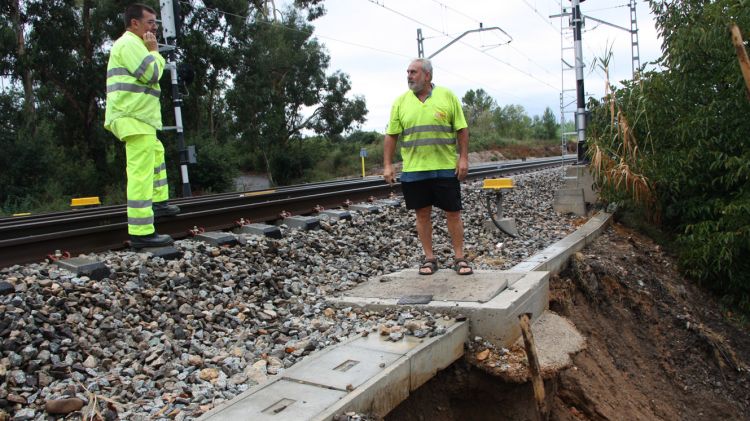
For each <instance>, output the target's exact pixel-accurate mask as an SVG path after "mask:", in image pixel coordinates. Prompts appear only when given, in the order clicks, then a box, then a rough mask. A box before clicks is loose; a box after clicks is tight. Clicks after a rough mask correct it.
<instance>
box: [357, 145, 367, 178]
mask: <svg viewBox="0 0 750 421" xmlns="http://www.w3.org/2000/svg"><path fill="white" fill-rule="evenodd" d="M366 156H367V149H365V148H360V150H359V157H360V159H362V178H365V157H366Z"/></svg>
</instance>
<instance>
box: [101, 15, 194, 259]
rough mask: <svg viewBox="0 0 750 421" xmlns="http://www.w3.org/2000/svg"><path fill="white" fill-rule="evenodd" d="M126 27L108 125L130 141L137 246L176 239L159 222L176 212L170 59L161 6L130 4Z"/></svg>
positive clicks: (131, 217)
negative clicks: (162, 36) (167, 149)
mask: <svg viewBox="0 0 750 421" xmlns="http://www.w3.org/2000/svg"><path fill="white" fill-rule="evenodd" d="M124 18H125V29H126V30H125V33H124V34H123V35H122V36H121V37H120V38H119V39H117V41H115V43H114V45H113V46H112V51H111V52H110V56H109V64H108V65H107V110H106V115H105V119H104V128H106V129H107V130H109V131H111V132H112V133H113V134H114V135H115V136H117V138H118V139H120V140H121V141H123V142H125V154H126V155H127V165H126V167H127V168H126V171H127V177H128V186H127V195H128V234H130V242H131V245H132V246H133V247H134V248H143V247H160V246H165V245H169V244H172V242H173V240H172V237H170V236H169V235H160V234H157V233H156V230H155V228H154V217H155V216H168V215H176V214H177V213H179V212H180V208H179V207H177V206H175V205H170V204H168V203H167V200H168V199H169V186H167V170H166V165H165V163H164V146H163V145H162V143H161V142H160V141H159V139H157V137H156V131H157V130H161V128H162V124H161V108H160V105H159V95H160V93H161V91H160V88H159V79H160V78H161V75H162V73H163V71H164V64H165V60H164V58H163V57H162V56H161V54H159V52H158V50H157V48H158V47H157V42H156V30H157V28H158V25H157V23H156V12H155V11H154V9H152V8H150V7H148V6H145V5H142V4H132V5H130V6H128V7H127V9H126V10H125V15H124Z"/></svg>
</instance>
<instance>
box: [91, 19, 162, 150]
mask: <svg viewBox="0 0 750 421" xmlns="http://www.w3.org/2000/svg"><path fill="white" fill-rule="evenodd" d="M164 64H165V60H164V58H163V57H162V56H161V54H159V52H157V51H148V49H147V48H146V44H145V43H144V42H143V40H142V39H141V38H139V37H138V36H137V35H135V34H134V33H132V32H130V31H125V33H124V34H123V35H122V36H121V37H120V38H119V39H118V40H117V41H115V44H114V45H113V46H112V51H111V52H110V55H109V63H108V65H107V109H106V113H105V117H104V128H106V129H107V130H110V131H112V132H114V133H115V135H118V133H117V130H113V122H115V121H116V120H118V119H122V118H125V119H128V120H129V119H134V120H137V121H132V120H130V121H132V123H131V124H129V125H130V126H133V125H135V126H138V125H140V126H142V125H143V124H146V125H148V126H150V127H151V128H153V129H151V130H152V132H153V133H155V130H160V129H161V127H162V124H161V107H160V106H159V96H160V95H161V90H160V88H159V79H160V78H161V75H162V73H163V72H164ZM128 131H135V132H136V133H142V132H143V131H142V130H140V131H139V130H137V129H136V130H132V129H131V130H128ZM130 134H132V133H130ZM118 137H121V136H119V135H118Z"/></svg>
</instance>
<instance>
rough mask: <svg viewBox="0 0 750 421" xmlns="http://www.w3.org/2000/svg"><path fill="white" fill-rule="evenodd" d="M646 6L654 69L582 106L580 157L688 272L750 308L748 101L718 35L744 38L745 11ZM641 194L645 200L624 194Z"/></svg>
mask: <svg viewBox="0 0 750 421" xmlns="http://www.w3.org/2000/svg"><path fill="white" fill-rule="evenodd" d="M649 3H650V6H651V9H652V11H653V12H654V14H655V16H656V22H657V27H658V29H659V32H660V34H661V35H662V39H663V40H664V41H663V44H662V52H663V56H662V58H661V59H660V60H659V64H660V66H661V67H662V68H663V70H662V71H659V72H656V71H650V72H645V73H644V74H642V75H641V77H640V80H638V81H629V82H626V83H625V86H624V88H622V89H619V90H617V91H615V92H614V93H613V94H612V96H611V97H608V98H606V101H605V102H604V103H598V102H596V101H592V104H593V105H594V106H593V107H592V108H591V110H592V113H593V119H592V121H593V123H594V124H592V125H591V126H590V130H589V138H590V139H591V145H590V148H589V150H590V151H591V153H592V154H593V162H595V163H599V165H598V166H599V168H600V169H603V170H604V171H603V172H602V174H603V176H602V179H603V181H604V183H605V184H604V185H606V183H607V182H609V183H610V184H612V185H615V186H617V185H619V186H620V190H615V193H613V196H614V195H616V194H620V196H619V199H622V194H623V192H622V190H623V189H628V191H627V193H629V194H631V196H632V199H630V202H629V203H631V206H634V207H636V206H641V209H642V210H643V212H644V213H645V214H647V215H649V216H650V217H651V219H652V220H653V221H655V222H657V223H660V224H661V228H662V229H664V230H665V231H667V232H669V233H672V234H673V235H675V236H676V240H677V244H678V245H679V250H678V252H679V256H680V263H681V267H682V269H683V270H684V271H685V272H686V273H687V274H688V275H690V276H692V277H693V278H694V279H697V280H698V281H700V282H701V283H703V284H704V285H707V286H709V287H710V288H712V289H714V290H715V291H718V292H719V293H720V294H723V295H725V296H726V297H727V299H728V300H729V301H730V302H734V303H736V304H739V305H741V306H742V307H743V308H744V309H746V310H750V275H748V274H749V273H750V261H748V259H747V258H746V256H747V255H748V253H750V164H749V163H750V146H748V143H747V133H750V120H749V119H748V118H747V116H748V115H750V101H748V98H747V97H746V95H745V87H744V82H743V79H742V75H741V72H740V68H739V64H738V60H737V57H736V55H735V50H734V47H733V45H732V43H731V39H730V36H729V32H728V30H727V28H728V25H729V24H730V23H736V24H737V25H738V26H739V27H740V28H741V29H742V31H743V36H744V38H745V39H746V40H747V39H748V38H749V37H750V14H748V13H747V5H746V4H745V2H744V1H741V0H717V1H710V2H709V1H704V0H685V1H681V2H664V1H650V2H649ZM610 100H611V101H612V104H610V103H609V101H610ZM611 105H614V107H612V108H614V109H616V112H612V111H611V110H612V108H610V106H611ZM615 114H616V115H615ZM613 120H614V121H613ZM620 163H623V164H620ZM618 174H627V177H624V178H618ZM618 180H620V181H621V182H620V183H618ZM637 180H641V185H644V186H645V187H643V188H640V189H633V187H632V186H633V185H632V184H631V181H637ZM644 192H646V193H649V197H651V198H652V201H651V202H644V201H642V200H639V197H638V195H637V194H632V193H644ZM615 197H618V196H615ZM641 197H642V196H641Z"/></svg>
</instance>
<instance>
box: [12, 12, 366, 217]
mask: <svg viewBox="0 0 750 421" xmlns="http://www.w3.org/2000/svg"><path fill="white" fill-rule="evenodd" d="M129 3H131V2H126V1H122V0H97V1H94V0H10V1H8V2H3V3H2V4H1V5H0V11H2V13H1V14H0V74H1V75H3V76H4V77H5V79H4V80H5V82H4V84H8V85H9V87H7V88H6V89H5V90H3V91H2V92H0V120H1V121H3V122H4V124H5V126H6V127H5V129H6V131H5V132H4V133H3V134H2V135H0V148H2V150H3V154H0V165H2V167H3V173H2V178H3V179H2V181H6V180H10V181H8V183H10V182H11V181H12V183H14V184H12V187H11V184H7V183H5V182H3V184H2V188H1V189H0V203H2V204H3V209H4V210H5V211H13V210H16V208H17V207H18V208H20V207H22V206H28V205H27V204H28V203H31V202H34V201H36V202H38V203H44V202H48V201H49V200H48V198H46V197H41V196H40V194H42V193H43V192H46V193H45V194H47V195H55V196H67V197H70V196H80V195H105V194H107V193H108V192H110V193H112V192H113V186H119V187H116V188H114V189H115V190H117V191H119V192H122V191H123V190H124V184H125V174H124V164H123V161H124V157H123V155H124V153H123V151H122V145H120V144H119V142H118V141H117V140H116V139H115V138H114V136H112V135H111V134H110V133H108V132H106V131H105V130H104V129H103V127H102V125H103V118H104V102H105V88H106V82H105V80H106V79H105V76H106V64H107V60H108V54H109V49H110V47H111V43H112V42H113V40H114V39H116V38H118V37H119V36H120V35H121V34H122V32H123V22H122V20H121V16H120V14H121V13H122V11H123V9H124V7H125V6H126V5H127V4H129ZM143 3H146V4H148V5H150V6H152V7H154V8H155V9H156V10H159V2H157V1H156V0H144V1H143ZM179 5H180V9H181V12H182V13H181V20H182V22H183V25H182V28H181V29H182V30H181V36H180V38H179V47H180V49H179V50H178V52H177V57H176V58H177V61H178V62H179V63H180V70H181V73H182V74H183V75H184V76H186V75H188V74H190V75H192V79H193V80H192V83H191V84H190V85H184V86H183V87H182V91H183V94H184V101H183V107H182V112H183V124H184V127H185V133H186V135H187V136H188V137H189V138H190V139H193V140H194V141H195V143H196V146H197V148H198V152H199V161H198V164H197V166H194V167H192V171H193V172H194V176H193V177H191V181H193V182H194V183H196V185H197V186H199V188H200V189H203V190H212V191H220V190H222V189H225V188H228V186H231V177H232V176H233V175H234V174H235V172H236V168H237V167H238V166H242V165H244V169H254V170H258V171H269V172H270V173H272V175H273V176H274V177H275V178H277V179H278V180H279V181H283V180H284V179H288V178H290V177H289V176H287V175H286V173H287V172H289V170H290V168H292V169H293V170H294V171H297V172H299V171H301V170H302V169H300V166H304V165H308V164H309V163H308V162H305V161H304V158H305V157H306V156H307V155H309V154H307V153H305V152H303V149H304V148H302V147H300V145H297V143H301V142H303V141H304V140H303V135H302V134H303V132H307V131H310V132H314V133H317V134H321V135H324V136H327V137H330V138H331V139H337V138H341V136H342V134H343V133H345V132H348V131H349V130H352V129H354V128H356V127H357V126H358V125H359V124H361V123H362V122H363V121H364V118H365V115H366V113H367V109H366V107H365V102H364V99H363V98H361V97H353V98H351V97H350V95H349V91H350V90H351V83H350V81H349V78H348V76H347V75H346V74H344V73H341V72H338V71H336V72H332V73H328V72H327V70H328V64H329V58H328V55H327V53H326V51H325V48H324V47H323V46H322V45H321V44H320V43H319V42H318V41H317V39H315V38H314V37H313V36H312V31H313V27H312V26H311V25H310V24H309V22H311V21H312V20H314V19H315V18H317V17H320V16H322V15H323V14H324V13H325V8H324V7H323V2H322V0H295V2H294V5H293V7H290V8H289V9H288V10H286V11H283V12H278V11H273V12H271V11H268V10H266V9H265V5H266V3H265V2H262V1H253V0H222V1H211V2H208V1H203V2H200V1H191V2H179ZM276 19H278V20H276ZM188 70H189V71H188ZM183 71H184V72H183ZM161 83H162V116H163V119H164V123H165V125H167V126H169V125H174V111H173V108H172V98H171V86H170V78H169V76H168V73H167V75H166V76H165V77H163V78H162V81H161ZM160 138H161V139H162V140H163V142H164V143H165V147H166V148H167V153H168V156H169V157H176V156H177V154H176V146H175V145H174V136H173V134H170V133H168V132H164V133H162V134H161V135H160ZM295 151H296V152H297V153H299V154H300V155H301V156H300V157H298V158H302V161H300V160H299V159H297V158H290V154H293V153H295ZM201 156H203V157H205V158H206V159H205V160H201V159H200V157H201ZM259 156H260V157H263V158H261V159H258V157H259ZM287 158H288V159H290V160H291V161H295V160H296V161H299V162H297V163H296V164H294V165H291V161H290V162H285V161H284V160H285V159H287ZM272 162H276V164H275V165H272V164H271V163H272ZM177 164H178V163H177V162H176V159H169V158H168V159H167V165H168V169H169V174H170V180H171V185H173V186H174V185H176V184H177V178H178V177H179V172H178V171H177ZM16 168H27V169H34V170H35V171H36V172H34V173H33V174H31V176H29V172H28V171H20V170H18V171H19V172H15V171H16ZM11 169H12V170H13V171H14V173H12V174H9V172H10V170H11ZM298 170H299V171H298ZM294 171H292V172H294ZM24 174H25V176H22V175H24ZM119 195H120V196H121V194H119ZM113 196H117V195H113ZM31 199H33V200H31ZM15 204H18V206H16V205H15Z"/></svg>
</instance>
